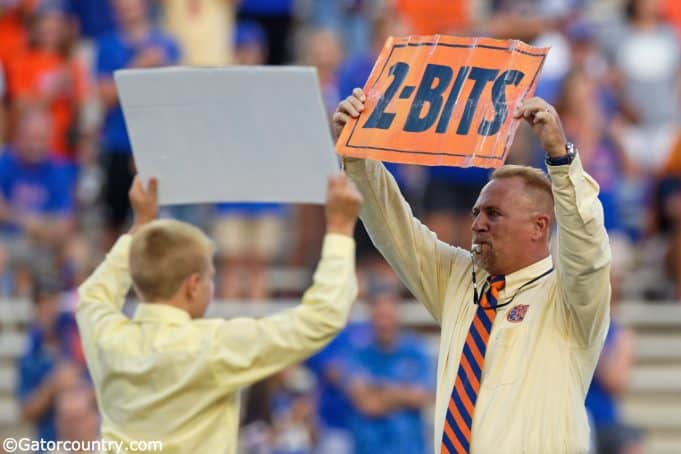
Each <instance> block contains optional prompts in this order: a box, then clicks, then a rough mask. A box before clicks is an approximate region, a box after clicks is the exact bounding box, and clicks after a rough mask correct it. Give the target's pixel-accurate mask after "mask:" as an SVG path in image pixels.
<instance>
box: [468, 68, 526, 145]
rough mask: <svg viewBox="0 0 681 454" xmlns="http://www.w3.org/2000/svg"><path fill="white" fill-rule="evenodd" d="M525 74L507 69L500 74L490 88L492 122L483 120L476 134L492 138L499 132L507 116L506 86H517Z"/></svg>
mask: <svg viewBox="0 0 681 454" xmlns="http://www.w3.org/2000/svg"><path fill="white" fill-rule="evenodd" d="M523 77H525V74H524V73H523V72H521V71H518V70H516V69H509V70H508V71H504V72H503V73H501V75H500V76H499V77H497V80H496V81H495V82H494V85H493V86H492V99H493V101H494V110H495V112H496V114H495V115H494V120H492V121H487V120H484V121H483V122H482V123H480V128H478V134H480V135H482V136H493V135H494V134H496V133H498V132H499V129H501V125H502V124H504V121H506V116H507V115H508V107H506V85H515V86H517V85H518V84H519V83H520V81H521V80H523Z"/></svg>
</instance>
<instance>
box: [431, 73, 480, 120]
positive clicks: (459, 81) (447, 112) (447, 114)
mask: <svg viewBox="0 0 681 454" xmlns="http://www.w3.org/2000/svg"><path fill="white" fill-rule="evenodd" d="M470 72H471V67H470V66H462V67H461V68H459V72H458V74H457V75H456V80H455V81H454V87H453V88H452V91H451V92H450V93H449V98H447V103H446V104H445V108H444V110H443V111H442V116H441V117H440V122H439V123H438V124H437V129H436V130H435V132H437V133H440V134H443V133H445V132H447V129H448V128H449V120H450V119H451V118H452V112H453V111H454V105H455V104H456V101H458V100H459V93H461V87H463V83H464V82H465V81H466V78H467V77H468V73H470Z"/></svg>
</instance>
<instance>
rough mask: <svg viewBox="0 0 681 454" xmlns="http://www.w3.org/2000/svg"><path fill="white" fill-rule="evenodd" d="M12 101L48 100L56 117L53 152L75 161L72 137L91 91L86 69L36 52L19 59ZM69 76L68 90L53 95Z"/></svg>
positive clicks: (13, 70) (14, 68)
mask: <svg viewBox="0 0 681 454" xmlns="http://www.w3.org/2000/svg"><path fill="white" fill-rule="evenodd" d="M7 73H8V76H9V77H8V82H9V84H8V87H9V95H10V98H11V99H12V100H14V101H45V100H48V101H47V102H48V104H47V105H48V107H49V109H50V113H51V116H52V141H51V147H52V151H53V152H54V153H55V155H56V156H59V157H63V158H72V157H73V151H74V150H72V149H71V147H70V146H69V141H68V134H69V131H70V130H71V128H72V127H73V126H74V125H75V122H76V121H77V108H78V105H79V104H80V103H81V102H83V100H84V99H85V96H86V92H87V76H86V73H85V68H84V67H83V66H82V65H80V64H78V63H77V62H75V61H69V60H67V59H66V58H64V57H62V56H60V55H58V54H55V53H53V52H49V51H44V50H39V49H34V50H29V51H27V52H26V53H24V54H23V55H21V56H19V57H17V58H16V59H15V60H14V62H13V63H12V65H11V66H10V67H9V68H8V72H7ZM64 75H66V80H67V81H68V82H66V84H65V85H66V89H61V90H60V91H59V94H57V95H52V96H51V98H48V97H50V93H51V92H53V88H52V87H54V85H55V84H57V83H58V82H57V80H59V79H62V78H64Z"/></svg>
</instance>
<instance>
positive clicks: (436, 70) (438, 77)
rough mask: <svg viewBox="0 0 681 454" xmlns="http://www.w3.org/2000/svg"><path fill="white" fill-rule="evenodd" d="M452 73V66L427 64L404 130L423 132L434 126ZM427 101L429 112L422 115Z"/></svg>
mask: <svg viewBox="0 0 681 454" xmlns="http://www.w3.org/2000/svg"><path fill="white" fill-rule="evenodd" d="M452 74H453V71H452V68H450V67H449V66H442V65H428V66H426V71H425V72H424V73H423V78H422V79H421V84H420V85H419V89H418V91H417V92H416V97H415V98H414V102H412V104H411V109H410V110H409V116H408V117H407V122H406V123H405V125H404V128H403V130H404V131H407V132H423V131H425V130H427V129H428V128H430V127H431V126H433V124H434V123H435V120H437V116H438V114H439V113H440V109H441V108H442V93H444V91H445V90H446V89H447V87H449V82H451V80H452ZM436 81H437V82H436ZM434 82H436V83H435V85H433V83H434ZM425 103H428V112H427V113H426V114H425V115H424V116H423V117H421V116H420V115H421V111H422V110H423V105H424V104H425Z"/></svg>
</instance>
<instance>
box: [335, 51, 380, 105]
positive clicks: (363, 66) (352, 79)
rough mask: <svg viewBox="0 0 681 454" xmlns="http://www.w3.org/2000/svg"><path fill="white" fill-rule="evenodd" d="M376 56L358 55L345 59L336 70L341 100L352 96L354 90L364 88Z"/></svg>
mask: <svg viewBox="0 0 681 454" xmlns="http://www.w3.org/2000/svg"><path fill="white" fill-rule="evenodd" d="M376 58H377V56H376V55H373V54H360V55H356V56H354V57H350V58H348V59H346V60H345V61H344V62H343V63H342V64H341V67H340V69H339V70H338V91H339V96H340V98H341V99H345V98H347V97H348V96H350V95H351V94H352V90H354V89H355V88H358V87H359V88H364V85H365V84H366V82H367V79H368V78H369V75H370V74H371V70H372V69H373V67H374V63H375V62H376Z"/></svg>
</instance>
